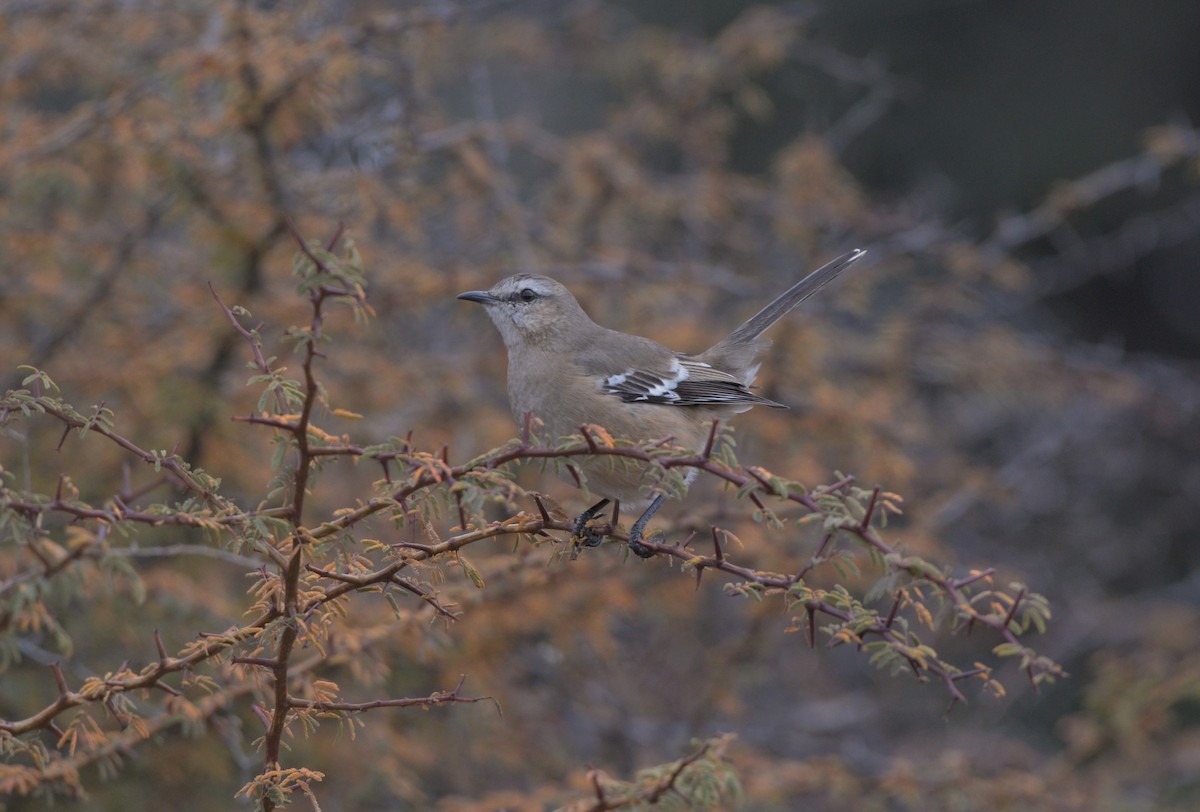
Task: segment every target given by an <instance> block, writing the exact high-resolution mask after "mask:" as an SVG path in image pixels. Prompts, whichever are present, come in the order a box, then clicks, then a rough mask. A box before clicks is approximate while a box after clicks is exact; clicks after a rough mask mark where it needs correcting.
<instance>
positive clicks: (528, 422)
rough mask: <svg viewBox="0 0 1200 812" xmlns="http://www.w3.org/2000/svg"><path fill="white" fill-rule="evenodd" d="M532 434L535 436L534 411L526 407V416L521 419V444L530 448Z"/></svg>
mask: <svg viewBox="0 0 1200 812" xmlns="http://www.w3.org/2000/svg"><path fill="white" fill-rule="evenodd" d="M531 436H533V412H531V411H529V410H528V409H526V410H525V417H524V419H523V420H522V421H521V445H522V446H524V447H525V448H528V447H529V438H530V437H531Z"/></svg>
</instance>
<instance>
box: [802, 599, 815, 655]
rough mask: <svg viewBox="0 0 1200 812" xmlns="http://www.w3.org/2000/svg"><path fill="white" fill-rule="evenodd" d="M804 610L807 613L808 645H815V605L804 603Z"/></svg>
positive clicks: (812, 646)
mask: <svg viewBox="0 0 1200 812" xmlns="http://www.w3.org/2000/svg"><path fill="white" fill-rule="evenodd" d="M804 611H805V612H807V613H808V647H809V648H816V647H817V607H815V606H813V605H812V604H811V603H806V604H804Z"/></svg>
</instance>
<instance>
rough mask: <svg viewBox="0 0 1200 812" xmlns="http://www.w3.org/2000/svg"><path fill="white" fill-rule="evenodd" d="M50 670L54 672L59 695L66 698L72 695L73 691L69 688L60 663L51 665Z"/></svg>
mask: <svg viewBox="0 0 1200 812" xmlns="http://www.w3.org/2000/svg"><path fill="white" fill-rule="evenodd" d="M50 670H51V671H53V672H54V682H55V684H56V685H57V686H58V695H59V696H66V695H67V694H69V693H71V689H70V688H68V687H67V678H66V677H64V676H63V672H62V667H61V666H60V665H59V664H58V663H50Z"/></svg>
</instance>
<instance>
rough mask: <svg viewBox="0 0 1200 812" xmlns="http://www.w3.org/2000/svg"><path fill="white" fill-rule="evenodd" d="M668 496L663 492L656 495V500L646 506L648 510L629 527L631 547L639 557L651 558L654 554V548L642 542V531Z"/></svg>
mask: <svg viewBox="0 0 1200 812" xmlns="http://www.w3.org/2000/svg"><path fill="white" fill-rule="evenodd" d="M666 498H667V497H666V496H664V495H662V494H661V493H660V494H659V495H658V496H656V497H654V501H653V502H651V503H650V506H649V507H648V508H646V512H645V513H643V514H642V515H641V516H640V517H639V518H638V520H637V521H636V522H634V523H633V527H631V528H629V549H630V550H632V551H633V554H634V555H636V556H637V557H638V558H649V557H650V556H652V555H654V550H652V549H650V548H649V547H647V546H646V545H645V544H642V531H643V530H645V529H646V524H647V523H648V522H649V521H650V519H651V518H652V517H653V516H654V514H655V513H657V512H658V509H659V508H660V507H662V503H663V501H664V500H665V499H666Z"/></svg>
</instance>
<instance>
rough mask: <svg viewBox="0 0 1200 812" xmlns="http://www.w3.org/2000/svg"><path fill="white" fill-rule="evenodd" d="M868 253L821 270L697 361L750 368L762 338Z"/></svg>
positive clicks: (857, 251) (856, 252)
mask: <svg viewBox="0 0 1200 812" xmlns="http://www.w3.org/2000/svg"><path fill="white" fill-rule="evenodd" d="M866 253H867V252H866V251H864V250H862V249H861V248H856V249H854V250H853V251H851V252H850V253H848V254H843V255H842V256H840V257H838V258H837V259H835V260H833V261H832V262H830V263H828V264H826V265H822V266H821V267H820V268H817V269H816V270H815V271H813V272H812V273H810V274H809V275H808V276H806V277H804V278H803V279H801V280H800V281H799V282H797V283H796V284H794V285H792V286H791V287H790V288H788V289H787V290H785V291H784V292H783V293H781V294H780V295H779V296H778V297H776V298H775V300H774V301H773V302H771V303H770V304H769V305H767V306H766V307H764V308H763V309H762V310H760V311H758V312H757V313H755V314H754V315H753V316H751V317H750V318H749V319H747V320H746V323H745V324H743V325H742V326H741V327H739V328H737V329H736V330H734V331H733V332H732V333H730V334H729V336H728V337H726V338H724V339H722V340H721V341H719V342H717V343H716V344H714V345H713V346H712V347H711V348H709V349H707V350H705V351H704V352H702V353H701V354H700V355H699V356H697V357H698V358H699V359H700V360H702V361H703V360H706V359H712V360H714V361H726V362H727V363H728V362H732V363H731V364H730V365H731V366H733V367H735V368H737V367H745V366H747V365H748V364H749V363H750V362H751V361H752V360H753V357H754V356H755V355H756V354H757V353H758V351H759V350H760V349H761V347H762V343H760V342H759V341H758V338H759V336H761V335H762V334H763V332H765V331H766V329H767V328H768V327H770V326H771V325H772V324H774V323H775V322H777V321H779V320H780V319H781V318H783V317H784V316H786V315H787V314H788V313H790V312H792V310H794V309H795V308H796V307H797V306H798V305H799V304H800V303H801V302H803V301H804V300H805V299H807V298H808V297H809V296H812V295H813V294H814V293H816V292H817V291H818V290H820V289H821V288H823V287H825V286H826V285H828V284H829V283H830V282H832V281H833V279H834V277H836V276H837V275H838V274H840V273H841V272H842V271H844V270H846V269H847V268H849V267H850V266H851V265H853V264H854V263H855V262H857V261H858V260H859V259H861V258H862V256H863V255H864V254H866Z"/></svg>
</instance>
